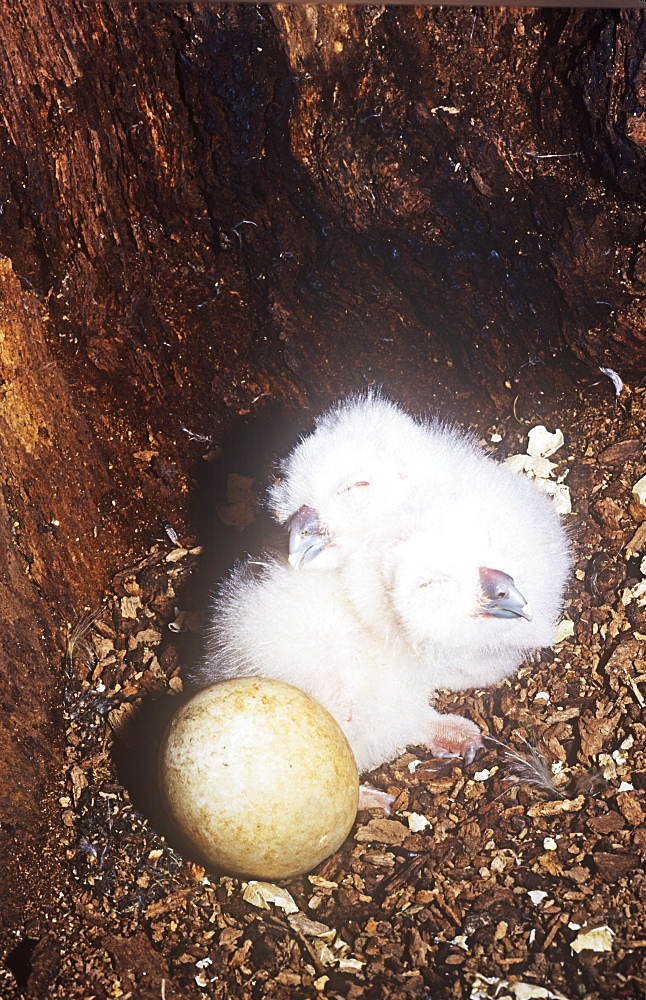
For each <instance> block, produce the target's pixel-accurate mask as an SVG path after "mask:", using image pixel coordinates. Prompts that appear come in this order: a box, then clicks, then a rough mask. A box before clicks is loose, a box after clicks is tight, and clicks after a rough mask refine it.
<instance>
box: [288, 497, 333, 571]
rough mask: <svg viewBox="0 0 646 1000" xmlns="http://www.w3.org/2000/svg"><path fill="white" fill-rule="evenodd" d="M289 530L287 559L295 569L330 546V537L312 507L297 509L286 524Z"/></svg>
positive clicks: (310, 560)
mask: <svg viewBox="0 0 646 1000" xmlns="http://www.w3.org/2000/svg"><path fill="white" fill-rule="evenodd" d="M287 527H288V528H289V555H288V557H287V558H288V559H289V562H290V564H291V565H292V566H294V567H295V569H300V567H301V566H304V565H305V564H306V563H308V562H312V560H314V559H316V557H317V556H318V555H319V554H320V553H321V552H322V551H323V549H324V548H327V546H328V545H330V544H331V539H330V536H329V535H328V534H327V532H326V531H325V528H324V527H323V525H322V524H321V522H320V520H319V516H318V514H317V513H316V511H315V510H314V509H313V508H312V507H307V506H303V507H299V509H298V510H297V511H296V513H295V514H294V516H293V517H291V518H290V520H289V521H288V522H287Z"/></svg>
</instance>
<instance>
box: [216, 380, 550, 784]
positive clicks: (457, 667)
mask: <svg viewBox="0 0 646 1000" xmlns="http://www.w3.org/2000/svg"><path fill="white" fill-rule="evenodd" d="M282 471H283V475H282V479H281V481H280V482H279V483H277V484H276V485H275V486H274V487H273V488H272V490H271V492H270V498H271V502H272V504H273V506H274V509H275V510H276V512H277V516H278V519H279V520H280V521H281V522H283V523H286V524H288V526H289V527H290V531H291V542H290V550H291V551H290V562H291V563H292V567H300V569H299V568H292V567H290V566H288V565H287V564H285V563H282V562H280V561H278V560H273V559H269V560H267V562H266V563H265V564H264V566H263V567H262V568H261V569H260V570H259V571H254V564H253V563H252V562H251V561H248V562H247V563H245V564H243V565H242V566H240V567H238V568H237V569H236V570H234V572H233V574H232V575H231V576H230V577H229V579H228V580H226V581H225V582H224V583H223V585H222V586H221V589H220V593H219V595H218V596H217V597H216V600H215V602H214V605H213V615H212V620H211V623H210V627H209V631H208V636H207V655H206V658H205V660H204V662H203V664H202V666H201V668H200V669H199V671H198V676H197V677H196V680H197V681H198V683H199V684H200V685H201V686H204V685H207V684H210V683H213V682H215V681H216V680H220V679H223V678H225V677H232V676H243V675H248V674H258V675H262V676H268V677H274V678H276V679H279V680H284V681H287V682H288V683H291V684H294V685H296V686H297V687H300V688H301V689H303V690H304V691H307V692H308V693H309V694H311V695H312V696H313V697H314V698H316V699H317V700H318V701H320V702H321V704H323V705H324V706H325V707H326V708H328V710H329V711H330V712H331V713H332V714H333V715H334V716H335V718H336V719H337V721H338V722H339V723H340V725H341V726H342V727H343V728H344V730H345V732H346V734H347V736H348V739H349V741H350V744H351V746H352V748H353V751H354V753H355V756H356V758H357V764H358V766H359V769H360V770H361V771H364V770H368V769H370V768H372V767H374V766H376V765H378V764H380V763H382V762H384V761H386V760H389V759H391V758H392V757H393V756H395V755H396V754H397V753H398V752H399V751H401V750H402V749H403V748H404V747H405V746H406V745H408V744H410V743H422V744H425V745H426V746H428V747H429V748H430V749H431V750H432V752H433V753H435V754H436V755H438V756H444V755H453V754H458V753H461V754H462V755H463V756H464V757H465V759H467V760H469V759H471V758H472V757H473V755H474V753H475V750H476V749H477V747H478V746H479V745H481V737H480V733H479V730H478V727H477V726H476V725H475V724H474V723H472V722H470V721H469V720H468V719H464V718H462V717H460V716H441V715H439V714H438V713H437V712H436V711H435V710H434V709H433V708H432V707H431V706H430V699H431V698H432V695H433V693H434V692H435V691H436V690H437V689H438V688H440V687H447V688H450V689H452V690H459V689H462V688H465V687H471V686H474V685H486V684H491V683H494V682H495V681H497V680H499V679H500V678H502V677H504V676H507V675H509V674H511V673H512V672H513V671H514V670H515V669H516V667H517V666H518V664H519V662H520V661H521V660H522V659H523V657H524V656H525V655H527V653H528V652H530V651H532V650H535V649H537V648H540V647H541V646H544V645H549V644H550V643H551V642H552V641H553V635H554V626H555V624H556V619H557V617H558V613H559V611H560V606H561V599H562V591H563V587H564V583H565V579H566V576H567V571H568V567H569V554H568V545H567V539H566V536H565V533H564V531H563V528H562V526H561V524H560V520H559V516H558V514H557V513H556V511H555V509H554V508H553V507H552V506H551V501H549V499H547V498H546V497H545V496H544V495H543V494H541V493H540V492H539V491H538V490H537V488H536V487H535V486H534V485H533V484H532V483H531V482H530V481H528V480H526V479H524V478H522V477H520V476H518V475H517V474H516V473H514V472H512V471H511V470H509V469H508V468H506V467H504V466H500V465H498V464H497V463H496V462H495V461H493V460H492V459H490V458H488V457H487V456H486V455H484V453H483V452H481V451H480V449H479V448H478V447H477V446H476V445H475V443H474V442H473V441H472V440H471V439H470V438H469V437H468V436H467V435H464V434H463V433H462V432H461V431H459V430H458V429H455V428H450V427H445V426H442V425H439V424H425V423H421V422H417V421H415V420H413V419H412V418H411V417H409V416H408V415H407V414H405V413H404V412H403V411H402V410H400V409H399V408H398V407H397V406H395V405H394V404H392V403H389V402H387V401H385V400H383V399H381V398H380V397H379V396H368V397H357V398H354V399H350V400H348V401H345V402H343V403H341V404H339V405H338V406H336V407H334V408H333V409H332V410H330V411H329V412H328V413H327V414H324V415H323V417H322V418H320V420H319V422H318V424H317V426H316V428H315V430H314V432H313V433H312V434H311V435H309V436H308V437H306V438H304V439H303V440H302V441H301V442H300V443H299V444H298V445H297V446H296V448H295V449H294V450H293V451H292V452H291V453H290V455H289V456H288V457H287V459H286V460H285V462H284V463H283V468H282ZM311 570H318V572H312V571H311Z"/></svg>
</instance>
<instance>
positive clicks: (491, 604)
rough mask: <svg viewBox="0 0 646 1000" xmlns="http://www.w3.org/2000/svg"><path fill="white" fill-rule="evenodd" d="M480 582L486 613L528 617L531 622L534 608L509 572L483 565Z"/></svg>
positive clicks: (495, 616) (497, 616)
mask: <svg viewBox="0 0 646 1000" xmlns="http://www.w3.org/2000/svg"><path fill="white" fill-rule="evenodd" d="M480 584H481V586H482V594H483V598H484V600H483V602H482V613H483V614H484V615H493V617H494V618H526V619H527V621H528V622H531V620H532V618H533V617H534V615H533V612H532V609H531V608H530V606H529V604H528V603H527V601H526V600H525V598H524V597H523V595H522V594H521V592H520V590H518V588H517V587H516V584H515V583H514V581H513V579H512V578H511V577H510V576H509V574H508V573H503V572H502V570H499V569H490V568H489V567H488V566H481V567H480Z"/></svg>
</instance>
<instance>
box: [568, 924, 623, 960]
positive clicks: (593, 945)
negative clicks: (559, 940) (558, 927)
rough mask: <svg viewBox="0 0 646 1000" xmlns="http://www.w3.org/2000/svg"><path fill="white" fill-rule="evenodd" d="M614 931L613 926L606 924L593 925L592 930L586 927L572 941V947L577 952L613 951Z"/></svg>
mask: <svg viewBox="0 0 646 1000" xmlns="http://www.w3.org/2000/svg"><path fill="white" fill-rule="evenodd" d="M568 926H569V925H568ZM614 933H615V932H614V931H613V930H612V928H611V927H607V926H605V925H604V926H603V927H593V928H592V930H587V929H586V928H585V927H584V928H583V929H582V930H581V933H580V934H578V935H577V936H576V938H575V939H574V941H571V942H570V948H571V949H572V951H575V952H576V953H577V954H578V953H579V952H581V951H612V939H613V937H614Z"/></svg>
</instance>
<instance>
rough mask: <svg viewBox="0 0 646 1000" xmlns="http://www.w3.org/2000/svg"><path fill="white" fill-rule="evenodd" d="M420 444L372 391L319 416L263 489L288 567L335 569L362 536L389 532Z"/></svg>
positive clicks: (413, 428) (399, 413) (419, 457)
mask: <svg viewBox="0 0 646 1000" xmlns="http://www.w3.org/2000/svg"><path fill="white" fill-rule="evenodd" d="M427 447H428V443H427V433H426V428H424V426H423V425H421V424H419V423H417V422H416V421H414V420H412V419H411V417H409V416H408V414H407V413H405V412H404V411H403V410H401V409H400V408H399V407H397V406H395V405H394V404H393V403H391V402H389V401H388V400H386V399H383V398H382V397H381V396H379V395H378V394H376V393H370V394H368V395H365V396H356V397H351V398H349V399H346V400H344V401H343V402H341V403H339V404H337V405H336V406H334V407H332V408H331V409H330V410H328V411H327V412H325V413H324V414H323V415H322V416H321V417H319V419H318V420H317V423H316V427H315V429H314V431H313V432H312V433H311V434H309V435H307V436H306V437H304V438H302V439H301V441H300V442H299V443H298V444H297V445H296V446H295V448H294V449H293V450H292V451H291V452H290V454H289V455H288V456H287V458H286V459H285V460H284V461H283V462H282V463H281V465H280V468H281V478H280V480H279V481H278V482H276V483H275V484H274V485H273V487H271V488H270V490H269V503H268V505H269V507H270V508H271V509H272V510H273V511H274V513H275V516H276V518H277V520H278V521H279V522H280V523H281V524H285V525H286V526H287V527H288V528H289V532H290V543H289V544H290V551H289V561H290V562H291V563H292V565H294V566H296V567H299V566H307V567H308V568H315V569H329V568H331V567H337V566H339V565H341V564H342V563H343V561H344V559H345V558H346V556H347V555H348V554H349V553H350V552H352V551H354V549H355V548H356V546H357V544H360V542H361V541H362V540H363V538H365V537H366V535H367V534H371V533H373V532H374V533H376V532H379V531H380V530H384V531H386V532H388V533H390V532H391V531H392V525H393V522H394V520H395V519H396V515H397V511H398V510H401V509H403V508H404V507H405V505H406V504H407V503H408V502H409V498H410V495H411V491H413V490H414V489H415V484H416V482H417V481H418V479H419V478H420V474H421V473H422V471H423V464H424V462H425V458H424V455H425V452H426V450H427Z"/></svg>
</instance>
